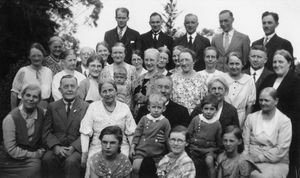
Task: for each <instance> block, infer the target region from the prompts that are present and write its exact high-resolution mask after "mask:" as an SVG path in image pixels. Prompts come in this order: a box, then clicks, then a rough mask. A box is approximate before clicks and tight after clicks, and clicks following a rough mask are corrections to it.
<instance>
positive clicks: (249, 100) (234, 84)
mask: <svg viewBox="0 0 300 178" xmlns="http://www.w3.org/2000/svg"><path fill="white" fill-rule="evenodd" d="M227 65H228V70H229V71H228V73H226V74H224V78H225V80H226V81H227V83H228V86H229V92H228V95H227V96H226V97H225V100H226V101H227V102H228V103H230V104H232V105H233V106H234V107H235V108H236V109H237V112H238V116H239V121H240V126H241V128H242V127H243V126H244V122H245V119H246V117H247V115H248V114H249V113H251V111H252V106H253V104H255V100H256V88H255V83H254V80H253V78H252V77H251V76H250V75H248V74H244V73H242V68H243V61H242V56H241V54H240V53H238V52H231V53H229V57H228V61H227Z"/></svg>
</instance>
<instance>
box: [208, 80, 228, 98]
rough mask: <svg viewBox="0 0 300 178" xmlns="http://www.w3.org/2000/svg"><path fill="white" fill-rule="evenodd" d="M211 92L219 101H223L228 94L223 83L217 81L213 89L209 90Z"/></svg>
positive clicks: (212, 86)
mask: <svg viewBox="0 0 300 178" xmlns="http://www.w3.org/2000/svg"><path fill="white" fill-rule="evenodd" d="M209 92H210V93H211V94H213V95H216V96H217V97H218V100H219V101H222V100H223V99H224V96H225V94H226V89H225V87H224V85H223V84H222V83H221V82H219V81H216V82H214V83H212V85H211V88H209Z"/></svg>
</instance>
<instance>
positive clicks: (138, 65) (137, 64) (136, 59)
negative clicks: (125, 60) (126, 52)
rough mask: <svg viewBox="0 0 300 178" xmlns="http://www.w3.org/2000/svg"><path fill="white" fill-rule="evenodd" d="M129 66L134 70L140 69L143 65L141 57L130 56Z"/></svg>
mask: <svg viewBox="0 0 300 178" xmlns="http://www.w3.org/2000/svg"><path fill="white" fill-rule="evenodd" d="M131 64H132V65H133V66H134V67H135V68H136V69H140V68H141V67H142V65H143V60H142V58H141V56H139V55H137V54H132V58H131Z"/></svg>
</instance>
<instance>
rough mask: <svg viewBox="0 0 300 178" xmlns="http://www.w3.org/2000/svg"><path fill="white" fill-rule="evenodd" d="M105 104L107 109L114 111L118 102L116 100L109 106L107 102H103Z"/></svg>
mask: <svg viewBox="0 0 300 178" xmlns="http://www.w3.org/2000/svg"><path fill="white" fill-rule="evenodd" d="M103 106H104V108H105V109H106V111H108V112H113V111H114V110H115V107H116V103H115V102H114V103H113V104H111V106H108V105H106V104H105V103H103Z"/></svg>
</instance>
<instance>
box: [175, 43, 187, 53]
mask: <svg viewBox="0 0 300 178" xmlns="http://www.w3.org/2000/svg"><path fill="white" fill-rule="evenodd" d="M184 48H185V47H184V46H182V45H177V46H175V47H174V48H173V52H174V51H175V50H178V51H180V52H181V51H182V50H183V49H184Z"/></svg>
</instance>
